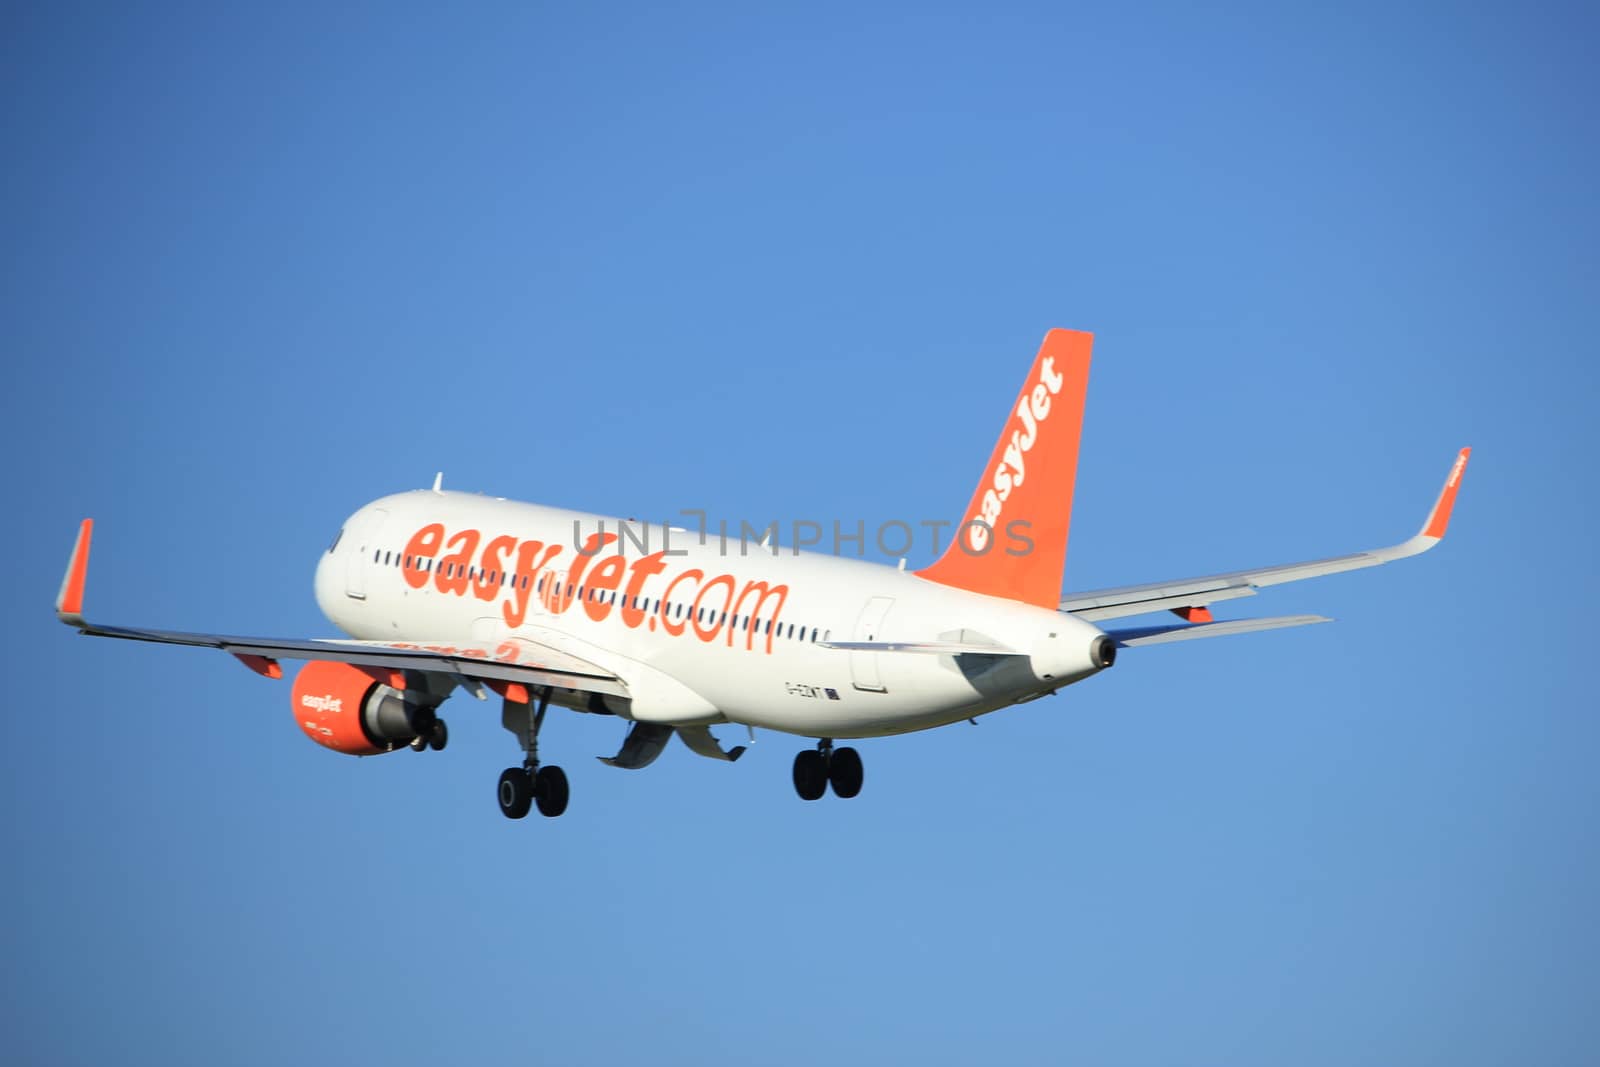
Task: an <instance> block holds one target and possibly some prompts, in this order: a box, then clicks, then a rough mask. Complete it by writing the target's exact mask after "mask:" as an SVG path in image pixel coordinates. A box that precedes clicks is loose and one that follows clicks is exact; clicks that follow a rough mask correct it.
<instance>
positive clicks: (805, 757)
mask: <svg viewBox="0 0 1600 1067" xmlns="http://www.w3.org/2000/svg"><path fill="white" fill-rule="evenodd" d="M794 791H795V792H796V793H799V794H800V799H801V800H821V799H822V794H823V793H826V792H827V791H828V761H827V760H825V759H823V758H822V753H820V752H818V751H817V750H816V749H814V748H808V749H806V750H805V751H804V752H801V753H800V754H799V755H797V756H795V758H794Z"/></svg>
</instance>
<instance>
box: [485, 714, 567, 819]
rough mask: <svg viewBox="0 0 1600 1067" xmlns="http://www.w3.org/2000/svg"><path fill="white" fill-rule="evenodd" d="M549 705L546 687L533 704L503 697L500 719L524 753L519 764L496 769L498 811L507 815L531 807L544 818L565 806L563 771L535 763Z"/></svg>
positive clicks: (518, 814)
mask: <svg viewBox="0 0 1600 1067" xmlns="http://www.w3.org/2000/svg"><path fill="white" fill-rule="evenodd" d="M549 707H550V690H549V689H548V688H546V689H543V690H541V691H540V693H539V703H538V705H537V706H533V705H529V704H523V703H520V702H518V701H513V700H507V701H506V702H505V707H504V709H503V710H502V712H501V721H502V722H503V723H504V724H505V727H506V729H508V730H510V731H512V732H513V733H515V734H516V735H517V736H518V738H519V739H521V741H522V750H523V752H525V753H526V755H525V756H524V757H523V760H522V766H520V767H507V768H506V769H505V770H504V771H502V772H501V773H500V784H499V786H498V787H497V788H496V790H495V795H496V798H497V799H498V800H499V802H500V814H502V815H504V816H505V817H506V818H508V819H521V818H523V817H524V816H526V815H527V814H528V812H529V811H531V810H533V808H535V807H537V808H538V809H539V814H540V815H543V816H544V817H545V818H547V819H554V818H555V817H556V816H558V815H560V814H561V813H562V812H564V811H566V810H567V799H568V796H569V790H568V788H567V774H566V772H565V771H563V770H562V769H561V768H560V767H541V766H539V728H540V727H542V726H543V725H544V713H545V711H547V710H548V709H549Z"/></svg>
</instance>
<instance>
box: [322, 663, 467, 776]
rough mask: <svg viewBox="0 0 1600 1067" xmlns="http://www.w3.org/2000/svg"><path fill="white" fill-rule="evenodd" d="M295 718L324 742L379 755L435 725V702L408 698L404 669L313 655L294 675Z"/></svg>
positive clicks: (327, 745)
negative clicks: (314, 657)
mask: <svg viewBox="0 0 1600 1067" xmlns="http://www.w3.org/2000/svg"><path fill="white" fill-rule="evenodd" d="M291 699H292V700H293V705H294V717H295V721H296V722H298V723H299V724H300V729H302V730H304V731H305V732H306V736H307V737H309V738H311V740H313V741H315V742H316V743H317V744H319V745H321V746H323V747H324V748H331V749H333V750H334V751H335V752H344V753H347V754H348V755H351V756H376V755H378V754H379V753H382V752H393V751H394V750H395V749H397V748H401V747H403V746H405V745H407V744H410V743H411V741H412V740H414V739H415V738H417V737H422V736H425V735H426V734H427V733H428V732H429V731H430V730H432V729H433V724H434V721H435V719H436V716H435V714H434V707H435V705H434V704H432V703H427V702H425V701H422V700H416V699H407V693H406V688H405V675H403V674H402V673H401V672H399V671H387V670H382V669H377V668H367V667H357V666H355V665H354V664H350V663H329V662H326V661H324V660H315V659H314V660H310V661H309V662H307V663H306V665H305V666H304V667H301V668H300V673H299V674H297V675H296V676H295V679H294V693H293V696H292V698H291Z"/></svg>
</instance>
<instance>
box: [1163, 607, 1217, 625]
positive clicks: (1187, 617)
mask: <svg viewBox="0 0 1600 1067" xmlns="http://www.w3.org/2000/svg"><path fill="white" fill-rule="evenodd" d="M1172 613H1173V614H1174V615H1176V616H1177V617H1178V618H1180V619H1182V620H1183V621H1184V622H1216V621H1217V620H1216V619H1214V618H1212V616H1211V609H1210V608H1208V607H1205V606H1204V605H1200V606H1198V607H1192V608H1173V609H1172Z"/></svg>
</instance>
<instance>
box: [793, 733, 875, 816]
mask: <svg viewBox="0 0 1600 1067" xmlns="http://www.w3.org/2000/svg"><path fill="white" fill-rule="evenodd" d="M864 779H865V771H864V770H863V769H862V766H861V756H860V755H859V754H858V753H857V752H856V750H855V749H853V748H839V749H836V748H834V747H833V740H832V739H831V738H827V737H825V738H823V739H822V740H821V741H819V742H817V747H816V748H814V749H806V750H805V751H803V752H801V753H800V754H799V755H797V756H795V758H794V791H795V792H796V793H798V794H799V795H800V799H801V800H821V799H822V794H824V793H826V792H827V791H828V787H829V786H832V787H833V795H834V796H836V797H839V798H840V799H842V800H849V799H850V798H851V797H853V796H855V795H856V794H858V793H860V792H861V783H862V782H863V780H864Z"/></svg>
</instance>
